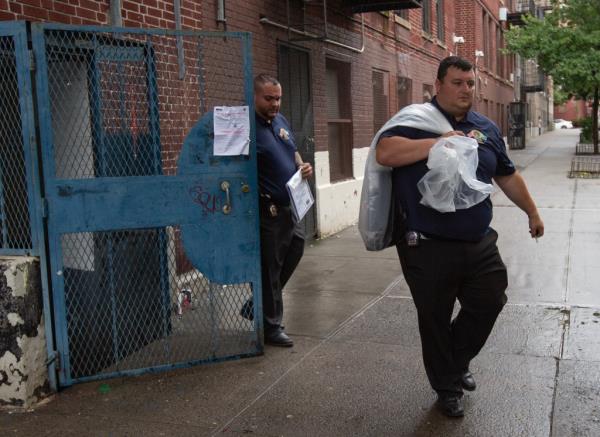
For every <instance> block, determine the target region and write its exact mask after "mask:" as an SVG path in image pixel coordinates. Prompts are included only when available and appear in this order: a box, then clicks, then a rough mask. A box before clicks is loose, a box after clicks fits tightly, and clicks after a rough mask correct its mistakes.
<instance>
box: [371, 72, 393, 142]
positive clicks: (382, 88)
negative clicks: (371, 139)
mask: <svg viewBox="0 0 600 437" xmlns="http://www.w3.org/2000/svg"><path fill="white" fill-rule="evenodd" d="M372 79H373V133H375V132H377V131H378V130H379V129H380V128H381V126H383V125H384V124H385V122H386V121H387V120H388V118H389V117H390V114H389V111H388V108H389V107H390V92H389V88H390V87H389V73H387V72H386V71H377V70H373V73H372Z"/></svg>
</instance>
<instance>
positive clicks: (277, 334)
mask: <svg viewBox="0 0 600 437" xmlns="http://www.w3.org/2000/svg"><path fill="white" fill-rule="evenodd" d="M265 344H270V345H271V346H280V347H292V346H293V345H294V341H293V340H292V339H291V338H290V337H288V335H287V334H286V333H285V332H283V331H282V330H281V329H278V330H275V331H272V332H268V333H265Z"/></svg>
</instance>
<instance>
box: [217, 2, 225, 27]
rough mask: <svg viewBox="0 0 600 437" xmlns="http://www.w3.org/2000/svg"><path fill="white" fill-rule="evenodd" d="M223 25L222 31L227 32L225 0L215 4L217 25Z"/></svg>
mask: <svg viewBox="0 0 600 437" xmlns="http://www.w3.org/2000/svg"><path fill="white" fill-rule="evenodd" d="M220 23H223V30H224V31H225V32H227V18H225V0H219V1H218V2H217V25H218V24H220Z"/></svg>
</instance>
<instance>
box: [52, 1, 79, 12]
mask: <svg viewBox="0 0 600 437" xmlns="http://www.w3.org/2000/svg"><path fill="white" fill-rule="evenodd" d="M54 10H55V11H56V12H60V13H63V14H66V15H75V7H74V6H71V5H68V4H65V3H58V2H54Z"/></svg>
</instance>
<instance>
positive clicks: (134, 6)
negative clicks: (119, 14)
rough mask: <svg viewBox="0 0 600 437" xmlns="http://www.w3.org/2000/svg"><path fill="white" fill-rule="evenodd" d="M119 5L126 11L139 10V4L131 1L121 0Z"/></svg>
mask: <svg viewBox="0 0 600 437" xmlns="http://www.w3.org/2000/svg"><path fill="white" fill-rule="evenodd" d="M121 7H122V8H123V9H125V10H126V11H134V12H139V11H140V5H139V4H138V3H136V2H133V1H128V0H123V3H121Z"/></svg>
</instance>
